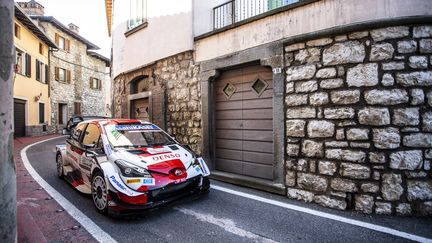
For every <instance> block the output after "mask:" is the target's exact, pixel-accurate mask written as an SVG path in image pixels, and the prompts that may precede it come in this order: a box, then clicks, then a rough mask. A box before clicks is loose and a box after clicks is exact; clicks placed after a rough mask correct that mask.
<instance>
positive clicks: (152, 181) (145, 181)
mask: <svg viewBox="0 0 432 243" xmlns="http://www.w3.org/2000/svg"><path fill="white" fill-rule="evenodd" d="M142 184H143V185H147V186H154V185H156V181H155V179H154V178H144V179H143V182H142Z"/></svg>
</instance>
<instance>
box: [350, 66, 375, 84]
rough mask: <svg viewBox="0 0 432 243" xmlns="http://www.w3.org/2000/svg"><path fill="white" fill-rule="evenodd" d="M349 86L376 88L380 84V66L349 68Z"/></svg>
mask: <svg viewBox="0 0 432 243" xmlns="http://www.w3.org/2000/svg"><path fill="white" fill-rule="evenodd" d="M347 84H348V86H350V87H362V86H375V85H377V84H378V64H376V63H367V64H358V65H357V66H355V67H353V68H349V69H348V72H347Z"/></svg>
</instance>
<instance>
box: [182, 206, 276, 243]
mask: <svg viewBox="0 0 432 243" xmlns="http://www.w3.org/2000/svg"><path fill="white" fill-rule="evenodd" d="M175 209H176V210H178V211H180V212H182V213H184V214H186V215H190V216H194V217H195V218H196V219H198V220H200V221H202V222H207V223H210V224H214V225H216V226H219V227H221V228H222V229H224V230H225V231H228V232H230V233H232V234H235V235H238V236H240V237H244V238H248V239H251V240H254V241H259V242H266V243H275V242H277V241H274V240H272V239H268V238H265V237H262V236H260V235H256V234H254V233H252V232H250V231H247V230H244V229H241V228H239V227H237V226H236V224H235V223H234V221H232V220H231V219H225V218H216V217H214V216H213V215H211V214H204V213H199V212H196V211H194V210H191V209H186V208H178V207H177V208H175Z"/></svg>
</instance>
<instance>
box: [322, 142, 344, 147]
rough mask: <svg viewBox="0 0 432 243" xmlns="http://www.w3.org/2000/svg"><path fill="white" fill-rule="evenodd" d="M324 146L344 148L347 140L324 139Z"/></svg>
mask: <svg viewBox="0 0 432 243" xmlns="http://www.w3.org/2000/svg"><path fill="white" fill-rule="evenodd" d="M325 146H326V148H346V147H348V142H345V141H326V142H325Z"/></svg>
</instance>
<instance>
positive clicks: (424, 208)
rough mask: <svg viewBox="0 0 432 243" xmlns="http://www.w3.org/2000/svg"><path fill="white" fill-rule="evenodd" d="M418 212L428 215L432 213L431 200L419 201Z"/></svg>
mask: <svg viewBox="0 0 432 243" xmlns="http://www.w3.org/2000/svg"><path fill="white" fill-rule="evenodd" d="M418 212H419V214H420V215H423V216H429V215H432V201H429V202H421V203H420V205H419V207H418Z"/></svg>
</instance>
